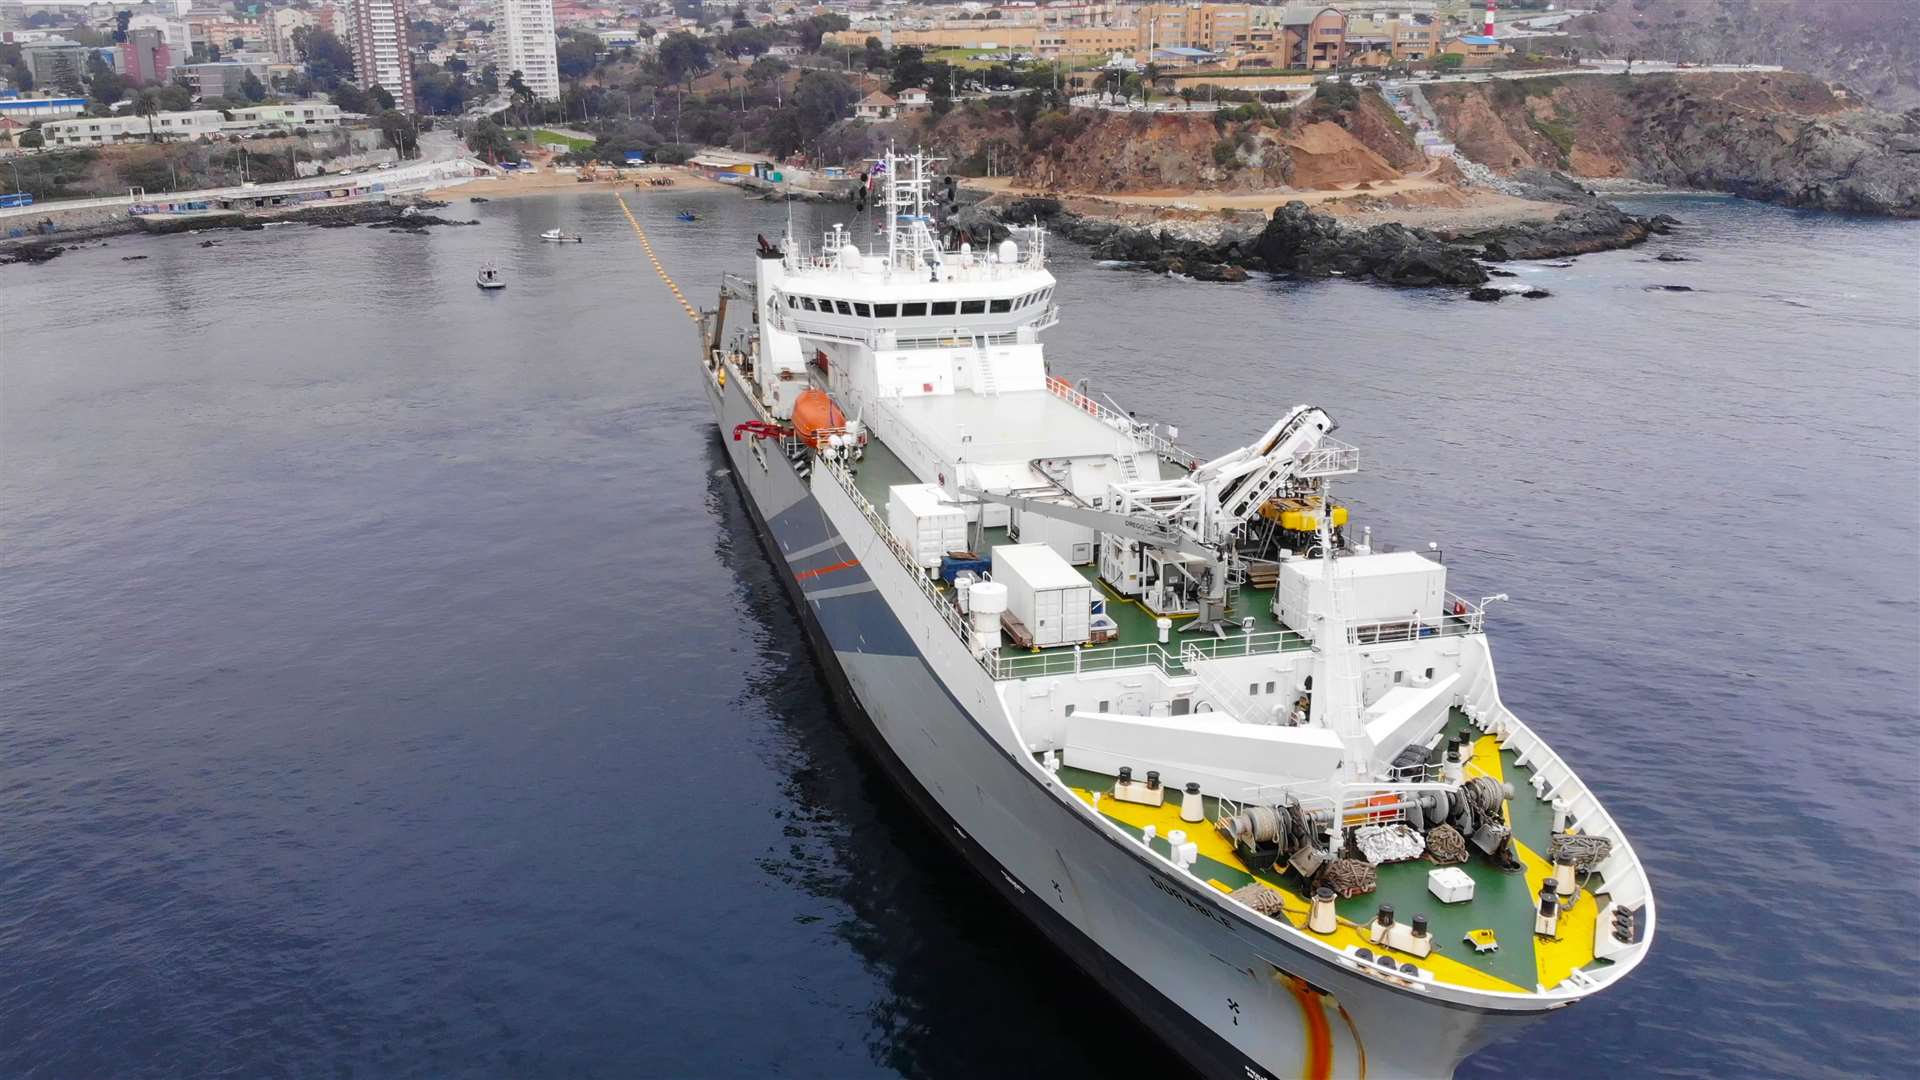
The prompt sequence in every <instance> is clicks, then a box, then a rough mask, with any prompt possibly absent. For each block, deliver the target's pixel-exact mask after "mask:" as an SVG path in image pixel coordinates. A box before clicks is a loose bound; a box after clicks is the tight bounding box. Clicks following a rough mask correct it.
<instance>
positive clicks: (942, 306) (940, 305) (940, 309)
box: [933, 300, 953, 315]
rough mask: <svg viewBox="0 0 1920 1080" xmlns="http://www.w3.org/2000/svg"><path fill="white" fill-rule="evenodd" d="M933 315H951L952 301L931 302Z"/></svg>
mask: <svg viewBox="0 0 1920 1080" xmlns="http://www.w3.org/2000/svg"><path fill="white" fill-rule="evenodd" d="M933 313H934V314H935V315H951V314H953V301H951V300H935V301H934V302H933Z"/></svg>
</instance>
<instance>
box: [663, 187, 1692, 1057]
mask: <svg viewBox="0 0 1920 1080" xmlns="http://www.w3.org/2000/svg"><path fill="white" fill-rule="evenodd" d="M928 164H929V162H928V160H927V159H926V158H924V157H923V156H922V155H919V154H914V155H911V156H897V155H893V154H889V155H888V156H887V157H886V158H885V159H883V160H882V161H880V162H878V163H876V164H875V166H874V169H873V172H872V176H873V178H874V182H875V184H877V186H878V189H879V190H878V192H877V193H876V198H875V202H876V211H877V212H880V213H883V214H884V215H885V220H886V226H885V229H884V236H885V250H884V251H882V250H879V248H878V245H877V244H876V245H874V250H871V251H862V250H861V249H860V248H859V247H858V246H857V245H856V244H854V243H853V242H852V241H851V238H850V237H849V235H848V234H847V232H846V231H845V230H844V229H843V228H842V227H840V226H836V227H835V228H834V230H833V232H832V233H830V234H829V235H828V236H827V237H826V241H825V244H824V246H823V249H822V250H821V251H820V252H818V253H816V254H806V253H803V252H801V251H799V250H797V247H796V244H795V242H794V238H793V237H792V235H791V229H789V235H788V236H787V237H786V241H785V243H784V244H783V245H774V244H771V243H769V242H767V241H766V240H765V239H762V240H761V241H760V251H759V253H758V256H759V257H758V259H757V261H756V264H755V273H754V275H753V277H752V279H751V280H748V279H745V278H742V277H739V276H736V275H727V276H726V277H725V279H724V280H723V282H722V285H721V290H720V297H719V304H718V306H717V307H716V308H715V309H713V310H711V311H705V312H702V313H701V320H700V326H701V349H702V356H703V360H702V364H703V370H704V374H705V386H706V389H707V395H708V399H709V401H710V402H711V403H712V406H713V409H714V413H715V415H716V417H717V418H718V422H719V426H720V430H721V435H722V440H723V443H724V445H725V446H726V449H727V452H728V455H729V457H730V459H731V463H732V469H733V473H734V476H735V478H736V480H737V482H738V483H739V485H740V488H741V490H742V491H743V492H744V494H745V496H746V501H747V504H748V506H749V507H750V508H751V511H752V514H753V517H754V520H755V522H756V524H757V525H758V526H759V528H760V530H761V531H762V534H763V538H764V539H765V540H766V542H767V547H768V550H769V551H770V552H772V553H774V554H775V555H776V557H777V561H778V562H779V563H780V564H782V566H783V568H784V570H785V573H784V574H783V575H782V576H783V580H785V582H786V583H787V586H788V589H789V592H790V593H792V594H793V596H794V597H795V601H796V604H797V605H798V607H799V608H800V611H801V615H802V619H803V621H804V622H805V624H806V626H807V629H808V632H809V635H810V637H811V638H812V639H813V641H814V644H815V646H816V647H817V648H818V650H819V652H820V656H821V659H822V662H823V664H824V666H825V667H826V668H827V670H828V672H829V676H830V678H831V679H832V681H833V682H834V684H835V687H836V690H837V691H839V692H840V693H841V694H842V695H843V696H844V697H846V698H848V699H850V700H851V701H852V702H854V703H857V705H858V709H857V710H855V711H854V712H855V715H853V716H851V717H850V722H851V723H852V724H853V726H854V727H855V728H856V729H857V730H858V731H859V732H860V733H861V734H862V735H863V736H866V737H867V738H866V741H867V742H868V743H869V744H870V746H871V748H872V749H873V750H874V752H875V753H876V755H877V757H878V758H879V760H880V761H881V762H882V763H883V764H884V765H885V766H886V767H887V769H888V771H889V773H890V774H892V775H893V777H894V779H895V780H896V781H897V782H899V783H900V784H901V786H902V787H903V788H904V789H905V790H906V792H907V793H908V794H909V796H911V797H912V798H913V800H914V801H915V802H916V803H917V804H918V806H919V807H920V809H921V810H922V811H923V812H924V813H925V814H926V815H927V817H928V818H929V819H930V820H931V821H932V822H933V823H934V824H935V826H936V827H937V828H938V829H939V830H940V831H941V832H943V833H944V834H945V835H946V836H947V837H948V839H949V840H950V841H952V842H953V843H954V844H955V845H956V847H957V848H958V849H959V850H960V851H961V852H962V853H963V854H964V855H965V856H966V858H967V860H968V862H969V863H971V864H972V865H973V866H974V867H975V868H976V869H977V870H979V872H980V873H981V874H982V876H983V877H985V878H986V880H987V881H989V882H990V883H991V884H992V885H993V886H994V887H995V889H996V890H997V891H998V892H1000V893H1001V894H1002V895H1003V896H1005V897H1006V898H1007V900H1008V901H1009V902H1010V903H1012V904H1013V905H1014V907H1016V908H1017V909H1019V910H1020V911H1021V912H1022V913H1023V914H1024V915H1026V916H1027V917H1028V918H1029V919H1030V920H1031V921H1032V922H1034V923H1035V924H1036V925H1037V926H1038V927H1039V928H1040V929H1041V930H1042V931H1044V932H1045V933H1046V935H1047V936H1048V937H1049V938H1050V939H1051V940H1052V941H1053V942H1054V943H1055V944H1056V945H1058V946H1059V947H1060V949H1061V950H1062V951H1063V952H1065V953H1066V954H1067V955H1068V956H1069V957H1071V958H1072V959H1073V960H1074V961H1075V962H1077V963H1078V964H1079V965H1080V966H1081V967H1082V968H1084V969H1085V970H1086V971H1087V972H1088V973H1089V974H1091V975H1092V976H1093V977H1094V978H1096V979H1097V980H1099V981H1100V983H1101V984H1102V985H1104V986H1105V987H1106V988H1107V989H1108V990H1109V991H1111V993H1112V994H1113V996H1114V997H1115V998H1116V999H1118V1001H1119V1002H1121V1003H1123V1004H1124V1005H1125V1006H1126V1007H1127V1008H1129V1009H1130V1010H1131V1011H1133V1012H1134V1013H1135V1014H1137V1015H1138V1016H1139V1017H1140V1018H1141V1019H1142V1020H1144V1021H1145V1022H1146V1023H1147V1024H1148V1025H1149V1026H1150V1027H1151V1028H1152V1029H1153V1030H1154V1031H1155V1032H1157V1033H1158V1034H1159V1035H1160V1036H1161V1037H1162V1038H1164V1039H1165V1040H1166V1041H1167V1042H1168V1043H1169V1044H1170V1045H1171V1046H1172V1047H1173V1048H1174V1049H1175V1050H1176V1051H1177V1052H1178V1053H1180V1054H1181V1055H1182V1056H1183V1057H1185V1058H1186V1059H1187V1060H1188V1061H1189V1062H1190V1063H1192V1064H1193V1065H1194V1066H1195V1068H1196V1069H1197V1070H1198V1071H1200V1072H1201V1073H1202V1074H1204V1075H1208V1076H1214V1077H1233V1078H1236V1080H1239V1078H1261V1077H1281V1076H1287V1077H1291V1076H1295V1075H1301V1076H1307V1077H1327V1076H1342V1077H1359V1076H1369V1075H1371V1076H1393V1077H1398V1076H1412V1077H1434V1076H1447V1075H1451V1073H1452V1072H1453V1070H1454V1068H1455V1067H1456V1066H1457V1065H1458V1064H1459V1062H1460V1061H1461V1060H1462V1059H1464V1058H1465V1057H1466V1056H1467V1055H1469V1054H1470V1053H1472V1052H1473V1051H1474V1050H1475V1049H1476V1048H1478V1047H1480V1046H1482V1045H1484V1044H1486V1043H1487V1042H1489V1041H1491V1040H1493V1039H1497V1038H1501V1037H1503V1036H1506V1035H1508V1034H1511V1033H1512V1032H1514V1031H1517V1030H1518V1029H1520V1028H1521V1027H1522V1026H1523V1025H1525V1024H1527V1023H1529V1022H1531V1021H1533V1020H1536V1019H1539V1018H1541V1017H1543V1016H1545V1015H1546V1014H1547V1013H1550V1012H1552V1011H1554V1010H1556V1009H1561V1008H1565V1007H1566V1006H1569V1005H1572V1004H1573V1003H1575V1002H1577V1001H1580V1000H1582V999H1583V998H1585V997H1587V996H1588V995H1590V994H1592V993H1594V992H1596V991H1598V990H1600V989H1602V988H1604V987H1606V986H1608V985H1610V984H1612V983H1614V982H1615V981H1617V980H1619V979H1621V978H1623V977H1625V975H1626V974H1627V972H1629V971H1631V970H1632V969H1633V968H1634V967H1635V966H1637V965H1638V964H1639V963H1640V961H1641V960H1642V959H1643V958H1644V957H1645V956H1646V953H1647V949H1648V948H1649V946H1650V944H1651V941H1652V937H1653V931H1654V905H1653V897H1652V895H1651V892H1650V891H1649V886H1648V882H1647V878H1646V875H1645V873H1644V871H1643V870H1642V868H1641V865H1640V862H1639V860H1638V858H1637V857H1636V856H1635V854H1634V852H1633V849H1632V848H1631V846H1630V845H1629V844H1628V843H1627V840H1626V838H1625V836H1623V835H1622V833H1621V831H1620V829H1619V828H1618V826H1617V825H1616V824H1615V823H1614V821H1613V819H1612V818H1611V817H1609V816H1608V814H1607V813H1606V811H1605V810H1604V809H1603V808H1602V807H1601V805H1600V802H1599V800H1598V799H1597V798H1596V797H1595V796H1594V794H1593V793H1592V792H1591V791H1590V790H1588V788H1587V787H1586V786H1585V785H1584V784H1582V783H1581V781H1580V779H1579V777H1578V776H1577V775H1576V774H1575V773H1574V771H1573V769H1572V768H1571V767H1570V766H1569V765H1568V764H1567V763H1566V762H1565V761H1563V760H1562V759H1561V758H1560V757H1559V755H1557V754H1555V753H1554V751H1553V750H1552V749H1551V748H1549V747H1548V745H1547V744H1546V742H1545V741H1544V740H1542V739H1541V738H1540V736H1539V735H1537V734H1536V733H1535V732H1534V731H1532V730H1531V729H1530V728H1528V727H1527V726H1526V725H1525V724H1523V723H1522V722H1521V721H1520V720H1519V719H1518V718H1517V717H1515V716H1514V714H1513V713H1512V712H1510V711H1509V710H1508V709H1507V707H1506V706H1505V705H1503V704H1502V703H1501V700H1500V694H1499V686H1498V683H1497V681H1496V679H1495V677H1494V670H1493V661H1492V657H1491V654H1490V652H1489V650H1488V646H1487V641H1486V637H1485V633H1484V627H1485V618H1486V611H1485V608H1486V603H1487V601H1491V600H1494V599H1504V597H1488V598H1486V600H1483V601H1478V602H1476V601H1473V600H1468V599H1466V598H1463V597H1459V596H1455V595H1454V594H1452V593H1449V592H1448V591H1447V590H1446V567H1445V566H1444V565H1442V564H1441V563H1440V562H1439V561H1437V559H1436V558H1434V557H1431V553H1422V552H1393V551H1385V550H1380V549H1379V547H1378V546H1377V545H1375V544H1374V543H1373V542H1372V538H1371V535H1370V530H1363V531H1362V534H1361V537H1360V538H1359V539H1357V540H1355V539H1353V538H1352V537H1351V536H1350V530H1349V529H1348V528H1347V516H1348V510H1347V508H1346V507H1344V506H1341V505H1340V504H1339V503H1337V502H1336V501H1335V500H1334V499H1333V498H1332V497H1331V490H1332V484H1333V482H1334V480H1335V479H1336V478H1339V477H1343V476H1347V475H1350V474H1353V473H1354V472H1356V471H1357V469H1358V463H1359V453H1358V451H1357V450H1356V449H1355V448H1353V447H1351V446H1348V445H1346V444H1344V443H1341V442H1339V441H1337V440H1335V439H1334V438H1333V437H1332V435H1331V433H1332V431H1333V429H1334V424H1333V421H1332V419H1331V418H1330V417H1329V416H1328V415H1327V414H1326V413H1325V412H1324V411H1322V410H1320V409H1318V408H1314V407H1311V406H1299V407H1296V408H1293V409H1291V410H1289V411H1288V412H1287V414H1286V415H1285V416H1283V417H1281V418H1280V419H1279V420H1278V421H1276V422H1275V423H1274V424H1273V426H1272V427H1271V428H1269V429H1268V430H1267V432H1266V433H1265V434H1264V435H1263V436H1262V437H1261V438H1260V439H1259V440H1258V441H1257V442H1255V443H1254V444H1252V445H1250V446H1247V447H1243V448H1241V449H1238V450H1234V451H1232V452H1230V453H1228V454H1225V455H1222V456H1220V457H1216V458H1213V459H1211V460H1201V459H1199V458H1197V457H1195V456H1194V455H1193V454H1191V453H1190V452H1188V451H1187V450H1185V449H1184V448H1182V447H1181V446H1180V445H1178V444H1177V443H1176V442H1174V440H1173V437H1174V436H1175V435H1177V432H1174V431H1172V430H1171V429H1161V428H1156V427H1155V426H1152V425H1149V424H1145V423H1141V422H1138V421H1136V420H1135V419H1134V418H1133V417H1132V416H1130V415H1128V414H1124V413H1121V412H1119V411H1118V410H1116V409H1113V408H1109V407H1108V406H1106V405H1103V404H1100V403H1098V402H1096V401H1094V400H1092V399H1091V398H1089V397H1087V396H1086V395H1085V394H1084V393H1082V392H1081V391H1080V390H1078V389H1075V388H1074V387H1073V386H1071V385H1069V384H1068V383H1067V382H1066V381H1064V380H1062V379H1060V378H1057V377H1055V376H1053V375H1051V374H1049V372H1048V367H1047V364H1046V361H1045V359H1044V358H1043V352H1042V346H1041V344H1040V342H1039V339H1038V335H1039V334H1040V332H1041V331H1043V330H1045V329H1047V328H1048V327H1050V326H1052V325H1054V324H1055V323H1056V322H1057V321H1058V310H1057V308H1056V306H1055V304H1054V302H1053V292H1054V278H1053V276H1052V275H1051V274H1050V273H1049V272H1048V271H1047V269H1046V235H1045V233H1044V232H1043V231H1042V230H1040V229H1039V228H1038V227H1034V228H1031V229H1024V230H1018V231H1016V233H1015V238H1013V239H1008V240H1006V241H1003V242H1001V243H1000V244H998V245H992V246H988V247H987V248H986V249H985V250H981V251H975V250H973V249H972V247H971V246H970V245H969V244H966V243H961V244H959V245H957V247H954V248H952V249H949V247H948V246H947V245H944V244H942V243H941V242H940V240H939V239H938V229H937V226H936V224H935V222H934V219H933V217H932V216H931V214H930V213H929V211H930V208H937V206H938V204H939V201H940V199H939V196H940V194H941V193H939V192H936V191H933V190H930V189H931V185H932V184H933V181H932V180H931V179H930V177H929V175H928V172H927V166H928ZM947 184H948V194H949V195H950V193H951V184H952V181H951V180H948V181H947ZM732 301H744V302H745V303H747V304H748V305H750V307H751V312H752V318H751V320H750V322H749V323H748V324H747V325H742V326H739V327H736V328H735V332H734V334H733V336H732V337H731V338H730V339H729V338H728V337H727V335H726V322H727V309H728V305H729V303H730V302H732ZM736 311H737V309H736Z"/></svg>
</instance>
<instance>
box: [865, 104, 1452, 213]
mask: <svg viewBox="0 0 1920 1080" xmlns="http://www.w3.org/2000/svg"><path fill="white" fill-rule="evenodd" d="M1343 89H1344V88H1343ZM921 123H922V121H919V120H908V121H902V122H901V123H900V124H898V125H893V126H892V127H891V129H889V128H887V127H881V128H875V129H873V131H872V134H871V136H869V137H870V138H882V139H884V138H887V137H892V138H894V139H895V140H896V141H905V142H913V141H920V142H924V143H925V144H926V145H929V146H932V147H935V148H937V149H938V150H939V151H940V152H941V153H943V154H945V155H946V156H948V157H949V158H950V159H952V160H953V161H955V162H956V163H957V164H958V166H959V170H960V171H961V172H962V173H964V174H967V175H975V176H977V175H984V174H986V173H987V172H988V171H992V172H993V173H995V174H998V175H1003V176H1013V177H1015V178H1017V179H1019V180H1020V181H1021V182H1023V183H1025V184H1029V185H1032V186H1035V187H1038V188H1042V189H1046V190H1057V191H1071V192H1081V193H1088V194H1115V193H1126V192H1183V191H1223V192H1232V191H1256V190H1268V189H1274V188H1293V189H1297V190H1315V189H1326V188H1335V187H1346V186H1350V185H1353V184H1358V183H1366V182H1376V181H1383V180H1392V179H1396V178H1398V177H1400V176H1402V175H1404V174H1405V173H1407V172H1411V171H1417V170H1418V169H1421V168H1424V167H1425V164H1426V159H1425V158H1424V157H1423V156H1422V154H1421V153H1420V151H1419V150H1418V149H1416V148H1415V147H1414V145H1413V140H1412V137H1411V135H1410V134H1409V133H1408V132H1407V130H1406V128H1405V127H1404V126H1403V125H1401V123H1400V120H1399V118H1398V117H1395V116H1394V115H1393V113H1392V111H1391V110H1390V109H1388V108H1387V106H1386V104H1385V103H1384V102H1382V101H1381V100H1380V98H1379V95H1378V94H1376V93H1373V92H1371V91H1368V92H1366V93H1364V94H1362V93H1357V92H1353V91H1351V90H1350V89H1348V90H1347V93H1346V94H1345V95H1344V96H1341V95H1336V100H1335V101H1333V102H1331V103H1323V102H1314V103H1311V104H1310V105H1308V106H1306V107H1303V108H1300V109H1296V110H1293V111H1291V112H1287V113H1282V114H1280V115H1279V116H1278V117H1273V116H1270V115H1269V114H1267V113H1266V111H1265V110H1262V109H1259V108H1257V107H1254V108H1247V109H1243V110H1234V111H1229V112H1226V113H1223V114H1219V115H1216V114H1210V113H1162V114H1146V113H1133V114H1128V113H1114V112H1104V111H1099V110H1092V109H1075V110H1071V111H1056V112H1045V113H1039V114H1038V115H1032V116H1027V117H1024V118H1023V117H1021V116H1020V115H1019V114H1018V113H1017V112H1010V111H1008V110H990V109H986V108H961V109H955V110H953V111H952V112H950V113H948V114H947V115H946V116H944V117H941V118H939V119H937V120H932V119H929V120H928V121H926V122H925V123H926V125H927V126H925V127H924V128H923V127H920V126H919V125H920V124H921Z"/></svg>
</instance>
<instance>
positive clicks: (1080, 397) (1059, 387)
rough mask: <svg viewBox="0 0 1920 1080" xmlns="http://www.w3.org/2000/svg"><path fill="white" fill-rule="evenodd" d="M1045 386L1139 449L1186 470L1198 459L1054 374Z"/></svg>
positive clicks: (1195, 463)
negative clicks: (1130, 439)
mask: <svg viewBox="0 0 1920 1080" xmlns="http://www.w3.org/2000/svg"><path fill="white" fill-rule="evenodd" d="M1047 389H1048V390H1049V391H1051V392H1052V394H1053V396H1054V397H1057V398H1059V399H1060V400H1062V401H1064V402H1066V403H1067V404H1069V405H1071V406H1073V407H1074V408H1076V409H1079V410H1081V411H1082V412H1085V413H1087V414H1088V415H1090V416H1092V417H1093V418H1094V419H1095V420H1098V421H1100V422H1101V423H1103V424H1106V425H1107V426H1108V427H1111V428H1114V429H1115V430H1118V431H1120V432H1122V433H1124V434H1126V435H1129V436H1132V438H1133V441H1134V443H1135V444H1137V445H1138V446H1139V447H1140V449H1142V450H1150V451H1152V452H1153V453H1155V454H1158V455H1159V456H1160V457H1162V458H1164V459H1166V460H1168V461H1171V462H1173V463H1174V464H1176V465H1179V466H1181V467H1182V468H1185V469H1187V470H1189V471H1191V470H1192V469H1194V468H1195V467H1196V466H1198V465H1199V464H1200V459H1199V458H1198V457H1195V456H1194V455H1193V454H1192V453H1190V452H1189V451H1187V450H1186V449H1185V448H1183V447H1180V446H1176V445H1174V444H1173V443H1172V442H1170V441H1168V440H1167V439H1165V438H1162V437H1161V436H1160V435H1157V434H1155V433H1154V432H1153V430H1152V429H1150V428H1148V427H1145V426H1144V425H1142V424H1141V423H1140V422H1139V421H1137V420H1135V419H1134V418H1133V417H1131V416H1128V415H1127V414H1125V413H1123V412H1120V411H1119V410H1117V409H1113V408H1110V407H1109V406H1107V405H1104V404H1102V403H1100V402H1098V401H1095V400H1093V399H1092V398H1090V397H1088V396H1087V395H1085V394H1083V393H1081V392H1080V391H1078V390H1075V389H1074V388H1073V385H1072V384H1071V383H1069V382H1067V380H1065V379H1062V378H1060V377H1059V376H1057V375H1050V376H1048V377H1047Z"/></svg>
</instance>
